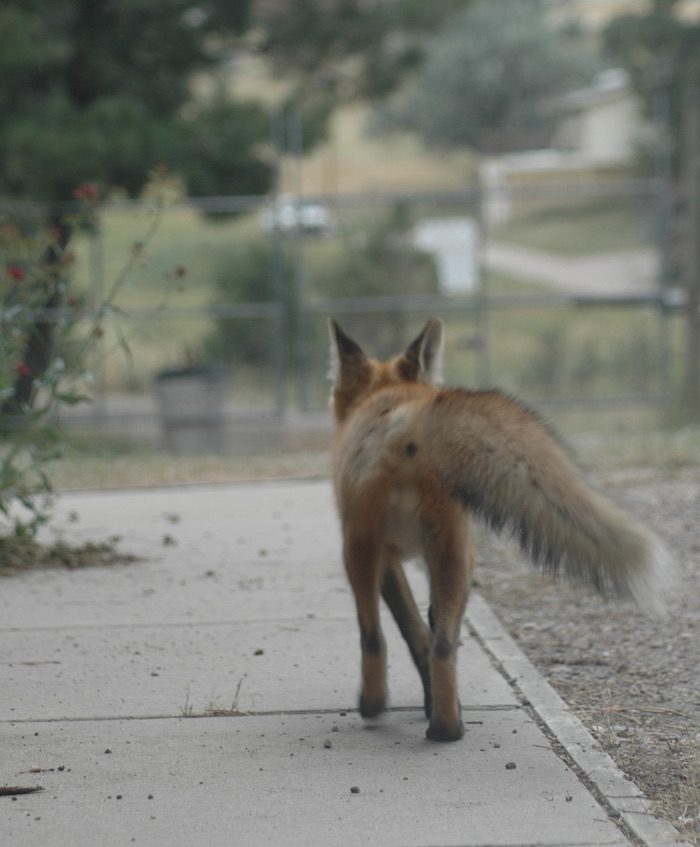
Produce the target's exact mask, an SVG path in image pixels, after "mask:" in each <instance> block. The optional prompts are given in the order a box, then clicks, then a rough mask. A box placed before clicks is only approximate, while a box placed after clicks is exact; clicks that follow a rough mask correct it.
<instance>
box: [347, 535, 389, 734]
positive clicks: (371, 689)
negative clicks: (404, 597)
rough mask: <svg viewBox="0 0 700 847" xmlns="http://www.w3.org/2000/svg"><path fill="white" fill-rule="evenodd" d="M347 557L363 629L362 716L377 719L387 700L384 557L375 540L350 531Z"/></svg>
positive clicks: (361, 628)
mask: <svg viewBox="0 0 700 847" xmlns="http://www.w3.org/2000/svg"><path fill="white" fill-rule="evenodd" d="M343 554H344V559H345V568H346V570H347V574H348V578H349V580H350V585H351V586H352V590H353V593H354V595H355V605H356V608H357V622H358V624H359V627H360V648H361V650H362V690H361V692H360V705H359V708H360V714H361V715H362V717H363V718H373V717H376V716H377V715H378V714H379V713H380V712H382V711H384V709H385V707H386V700H387V689H386V645H385V642H384V636H383V634H382V629H381V626H380V622H379V589H380V583H381V565H382V562H381V554H380V550H379V549H378V546H377V544H376V543H375V542H374V541H373V539H371V538H368V537H367V536H362V535H359V534H358V535H355V534H352V533H350V532H348V531H347V528H346V539H345V544H344V549H343Z"/></svg>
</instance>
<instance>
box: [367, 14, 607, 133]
mask: <svg viewBox="0 0 700 847" xmlns="http://www.w3.org/2000/svg"><path fill="white" fill-rule="evenodd" d="M573 39H574V35H571V34H565V33H558V32H556V31H553V30H552V28H551V26H550V25H549V24H548V23H547V22H546V19H545V16H544V10H543V5H542V3H541V2H540V0H499V2H498V3H493V2H488V0H477V2H475V3H473V4H472V5H470V6H469V7H468V8H467V9H464V10H462V11H461V12H460V13H459V14H457V15H456V16H454V17H452V18H450V20H449V22H448V24H447V25H446V26H445V27H444V28H443V29H442V30H441V31H440V32H438V33H437V34H436V35H435V37H434V38H433V39H432V43H431V45H430V49H429V52H428V54H427V58H426V61H425V63H424V65H423V67H422V68H421V69H420V71H419V73H418V75H417V77H416V79H415V82H414V84H413V85H412V86H411V88H410V90H409V91H408V92H407V93H406V96H405V97H404V98H403V99H402V102H401V103H400V104H399V105H394V106H393V107H390V108H388V109H385V110H384V111H383V113H382V115H381V116H380V124H381V125H382V126H384V127H385V128H391V127H392V126H401V127H406V128H409V129H413V130H416V131H418V132H419V133H420V134H421V135H422V136H423V137H424V138H425V139H426V140H427V141H429V142H431V143H433V144H436V145H439V146H444V147H450V146H461V145H468V146H472V147H476V148H482V147H484V146H489V144H490V142H491V141H492V140H493V138H494V136H495V135H496V134H501V135H502V136H518V135H524V136H525V137H527V135H528V134H530V135H535V136H539V135H541V131H542V130H543V128H546V126H547V122H548V120H549V118H548V116H547V114H546V112H545V110H543V109H542V108H541V105H542V103H543V102H544V101H545V100H546V98H548V97H551V96H554V95H556V94H559V93H561V92H563V91H566V90H568V89H570V88H572V87H575V86H577V85H580V84H583V83H585V82H588V81H589V80H590V77H591V75H592V73H593V71H594V69H595V66H596V60H595V58H594V57H593V56H592V55H591V54H589V53H587V52H584V51H583V50H582V49H580V48H579V47H578V45H577V44H576V42H575V41H574V40H573Z"/></svg>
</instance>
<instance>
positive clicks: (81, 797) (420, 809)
mask: <svg viewBox="0 0 700 847" xmlns="http://www.w3.org/2000/svg"><path fill="white" fill-rule="evenodd" d="M74 510H77V511H78V512H79V513H80V515H81V519H80V521H79V522H77V523H76V522H74V521H73V520H72V519H71V517H70V514H71V512H72V511H74ZM61 511H62V513H63V516H64V520H65V527H66V533H67V534H68V535H69V537H72V538H73V539H75V540H87V539H104V538H105V537H108V536H110V535H112V534H115V533H119V534H121V535H123V536H124V542H123V545H122V546H123V547H124V548H126V549H127V550H131V551H133V552H136V553H138V554H140V555H141V556H143V557H144V560H143V561H142V562H140V563H138V564H135V565H128V566H117V567H112V568H96V569H87V570H81V571H73V572H66V571H47V572H41V573H39V572H37V573H27V574H23V575H19V576H16V577H13V578H11V579H7V580H4V581H3V585H2V588H3V591H2V594H1V595H0V637H1V638H2V645H3V648H2V652H1V653H0V691H1V692H2V695H3V696H2V698H0V750H2V756H0V785H2V784H5V785H33V784H37V783H39V784H41V785H42V786H43V787H44V791H43V792H41V793H40V794H35V795H25V796H19V797H17V798H16V799H15V800H12V799H11V798H9V797H0V844H12V845H19V847H25V845H26V847H34V845H42V847H44V845H48V847H51V845H61V847H64V845H66V844H70V845H77V847H81V845H91V847H92V845H94V844H104V845H107V847H110V845H122V844H129V843H132V842H135V843H139V842H140V843H145V844H148V845H154V847H160V845H169V846H170V845H176V846H177V845H183V847H184V845H188V847H189V845H192V844H200V843H206V844H211V845H215V846H216V845H219V844H221V845H224V844H231V843H235V844H241V845H254V846H255V845H258V844H259V845H276V844H284V845H289V844H304V845H309V844H323V843H332V844H334V845H336V844H337V845H355V844H358V845H359V844H382V845H385V844H386V845H391V844H401V845H415V846H416V847H428V845H438V844H439V845H443V847H446V845H463V847H469V846H470V845H482V847H483V845H486V844H490V845H509V847H514V845H521V847H522V845H528V844H530V845H532V844H539V845H555V844H556V845H579V847H581V845H603V844H605V845H611V844H615V845H618V844H629V843H635V844H636V845H637V847H639V845H649V847H651V845H656V844H668V843H678V842H676V841H675V839H674V834H673V830H672V829H671V828H670V827H669V826H668V825H667V824H664V823H663V822H656V826H654V825H653V824H652V825H650V826H648V827H647V828H646V829H645V828H644V826H643V820H644V819H648V818H649V817H650V816H649V814H648V810H647V809H646V806H645V804H644V803H643V802H642V801H643V798H641V797H640V795H639V794H638V791H637V790H636V788H635V787H634V786H631V787H630V784H629V783H626V782H624V780H623V778H622V776H621V774H619V772H618V771H617V770H616V769H615V767H614V765H613V764H612V762H610V761H609V760H606V759H605V757H604V756H602V754H600V751H599V750H597V749H596V745H595V743H594V742H593V740H592V739H591V738H590V736H589V735H588V734H587V733H586V731H585V729H583V727H582V726H580V724H577V722H576V721H575V718H573V716H572V715H571V714H570V713H569V712H568V709H567V708H566V704H563V703H561V701H556V699H554V700H553V699H551V697H549V695H548V694H547V692H551V689H550V688H549V686H548V685H547V684H546V682H545V681H544V680H543V679H542V678H541V677H540V676H539V674H537V672H536V671H535V669H534V668H532V667H531V666H529V665H528V663H527V660H525V659H524V657H522V654H521V653H520V652H519V651H518V649H517V646H516V645H514V644H513V643H512V640H510V639H509V638H508V636H507V635H506V634H505V633H504V632H503V629H502V627H500V625H499V624H498V622H497V621H495V619H494V618H493V615H492V614H491V613H490V610H488V608H487V607H485V606H484V604H483V601H481V600H480V598H478V597H474V598H472V602H471V604H470V621H471V631H469V630H467V629H465V632H464V644H463V647H462V649H461V650H460V654H459V663H460V677H461V680H460V681H461V696H462V702H463V704H464V705H465V711H464V719H465V723H466V726H467V733H466V736H465V739H464V741H463V742H462V743H459V744H453V745H434V744H431V743H429V742H426V741H425V740H424V732H425V719H424V717H423V715H422V712H421V711H420V710H419V709H416V707H417V706H419V704H420V699H421V696H420V688H419V682H418V678H417V674H416V672H415V670H414V668H413V666H412V664H411V662H410V659H409V657H408V654H407V651H406V648H405V645H404V644H403V643H402V642H401V639H400V637H399V635H398V633H397V631H396V627H395V625H394V624H393V622H389V621H387V623H386V626H385V631H386V635H387V640H388V646H389V656H390V686H391V694H392V703H393V706H394V708H393V709H392V710H390V711H389V712H388V713H387V714H386V716H385V717H384V719H383V720H382V721H380V722H378V723H376V724H371V725H368V726H366V725H364V724H363V722H362V721H361V720H360V719H359V717H358V716H357V714H356V713H355V712H354V711H353V710H352V709H351V708H350V707H351V706H353V705H354V701H355V696H356V688H357V684H358V675H359V673H358V671H359V667H358V666H359V655H358V653H359V650H358V635H357V631H356V624H355V613H354V604H353V601H352V598H351V596H350V593H349V591H348V588H347V585H346V580H345V576H344V574H343V572H342V566H341V563H340V543H339V533H338V526H337V521H336V518H335V515H334V513H333V503H332V494H331V489H330V486H329V485H328V483H301V484H300V483H291V482H290V483H276V484H263V485H247V486H246V485H237V486H218V487H209V488H197V487H191V488H182V489H175V490H171V489H161V490H152V491H136V492H107V493H101V494H99V493H90V494H82V495H73V496H70V497H64V498H62V501H61ZM166 537H167V538H166ZM410 579H411V582H412V584H413V586H414V590H416V592H417V595H418V597H419V603H420V605H421V606H422V607H423V608H424V607H425V604H426V599H427V586H426V583H425V579H424V577H423V575H422V574H421V573H420V572H419V571H417V570H416V571H412V572H411V574H410ZM551 694H552V695H553V696H554V698H556V695H554V693H553V692H551ZM548 697H549V699H548ZM232 706H235V709H236V711H237V712H238V714H237V715H236V716H228V717H200V718H194V717H183V714H202V713H205V712H208V711H211V710H226V709H229V710H230V709H231V707H232ZM553 739H556V742H557V744H556V745H555V746H553ZM559 745H563V747H564V749H565V750H567V751H569V752H568V753H565V754H560V752H557V751H560V749H561V748H560V746H559ZM106 750H110V751H111V752H109V753H107V752H105V751H106ZM513 765H515V767H513ZM37 768H38V769H39V770H38V771H33V769H37ZM59 768H60V769H59ZM589 773H590V774H593V777H589V775H588V774H589ZM621 779H622V780H623V781H622V782H621V781H620V780H621ZM596 780H597V781H596ZM354 787H356V788H358V789H359V790H358V791H357V792H353V791H352V790H351V789H353V788H354ZM623 789H624V790H623ZM616 792H618V793H621V795H624V797H625V798H629V803H630V804H632V806H633V807H634V808H632V813H628V812H629V809H628V810H625V809H622V808H621V807H620V803H623V804H624V803H626V802H627V799H624V800H617V801H616V799H615V796H614V795H615V793H616ZM616 802H617V803H618V805H617V806H616ZM620 816H621V817H620ZM621 819H624V820H625V822H626V826H627V828H626V829H620V828H619V827H618V826H617V824H616V821H618V820H621ZM630 833H634V836H631V835H630ZM628 836H629V837H628ZM632 837H634V838H636V841H634V842H632V841H631V840H630V838H632Z"/></svg>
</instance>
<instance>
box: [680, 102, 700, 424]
mask: <svg viewBox="0 0 700 847" xmlns="http://www.w3.org/2000/svg"><path fill="white" fill-rule="evenodd" d="M684 164H685V183H686V186H687V188H686V190H687V192H688V199H687V215H686V220H687V224H686V256H685V282H686V296H687V302H686V358H685V386H684V391H683V400H684V403H683V406H684V408H685V417H686V420H687V421H688V422H689V423H698V422H700V98H699V97H698V94H697V92H695V93H694V96H692V98H690V99H689V101H688V104H687V107H686V150H685V163H684Z"/></svg>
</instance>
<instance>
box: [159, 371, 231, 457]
mask: <svg viewBox="0 0 700 847" xmlns="http://www.w3.org/2000/svg"><path fill="white" fill-rule="evenodd" d="M227 387H228V373H227V370H226V368H225V367H224V366H223V365H218V364H206V365H192V366H189V367H185V368H173V369H169V370H163V371H160V373H158V375H157V376H156V395H157V398H158V407H159V411H160V420H161V428H162V432H163V440H164V443H165V446H166V448H167V449H168V450H170V451H171V452H173V453H179V454H180V453H222V452H224V450H225V449H226V426H225V425H226V415H225V404H226V394H227Z"/></svg>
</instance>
